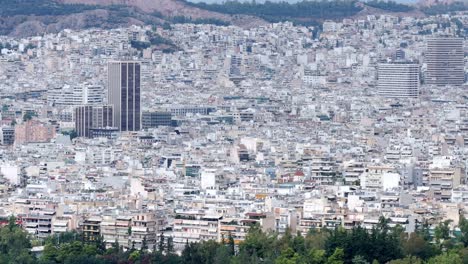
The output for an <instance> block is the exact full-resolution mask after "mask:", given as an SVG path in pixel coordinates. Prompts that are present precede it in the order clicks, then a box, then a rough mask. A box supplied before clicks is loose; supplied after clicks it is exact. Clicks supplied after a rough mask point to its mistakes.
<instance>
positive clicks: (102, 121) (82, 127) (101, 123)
mask: <svg viewBox="0 0 468 264" xmlns="http://www.w3.org/2000/svg"><path fill="white" fill-rule="evenodd" d="M112 112H113V111H112V106H110V105H102V106H91V105H83V106H78V107H76V108H75V130H76V133H77V134H78V136H79V137H91V133H90V130H91V129H92V128H107V127H113V115H112Z"/></svg>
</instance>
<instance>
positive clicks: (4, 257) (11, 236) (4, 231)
mask: <svg viewBox="0 0 468 264" xmlns="http://www.w3.org/2000/svg"><path fill="white" fill-rule="evenodd" d="M30 249H31V242H30V240H29V237H28V234H27V233H26V232H25V231H23V229H21V227H20V226H18V225H17V224H16V218H15V217H13V216H12V217H10V218H9V219H8V225H7V226H5V227H2V228H1V229H0V263H24V264H28V263H34V257H33V256H32V255H31V251H30Z"/></svg>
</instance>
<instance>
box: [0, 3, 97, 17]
mask: <svg viewBox="0 0 468 264" xmlns="http://www.w3.org/2000/svg"><path fill="white" fill-rule="evenodd" d="M0 6H1V8H0V16H15V15H36V16H49V15H51V16H55V15H69V14H74V13H81V12H83V11H87V10H93V9H96V8H97V6H93V5H84V4H60V3H58V2H55V1H50V0H0Z"/></svg>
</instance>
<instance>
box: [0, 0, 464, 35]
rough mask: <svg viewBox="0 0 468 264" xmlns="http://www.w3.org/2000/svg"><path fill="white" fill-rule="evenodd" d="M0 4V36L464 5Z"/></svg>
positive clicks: (39, 0) (63, 0) (306, 19)
mask: <svg viewBox="0 0 468 264" xmlns="http://www.w3.org/2000/svg"><path fill="white" fill-rule="evenodd" d="M443 1H452V0H443ZM464 1H467V0H464ZM0 6H1V8H0V35H12V36H18V37H20V36H21V37H22V36H31V35H40V34H44V33H53V32H58V31H60V30H62V29H65V28H70V29H84V28H90V27H100V28H105V29H106V28H115V27H120V26H128V25H132V24H151V25H162V24H164V23H189V22H190V23H211V24H219V25H226V24H233V25H237V26H241V27H246V28H248V27H252V26H258V25H262V24H265V23H267V22H278V21H285V20H288V21H292V22H294V23H299V24H302V25H318V23H319V22H321V21H323V20H326V19H337V20H340V19H342V18H344V17H356V16H363V15H367V14H384V13H393V14H395V15H400V16H405V15H408V16H424V14H423V13H422V12H420V11H423V12H424V13H426V14H430V15H432V14H437V13H441V12H447V11H456V10H460V8H462V9H463V8H465V7H466V5H465V4H463V3H457V4H450V5H444V6H441V7H439V6H436V7H432V6H431V7H420V9H417V8H416V7H408V6H405V5H400V4H396V3H389V2H383V1H380V0H371V1H370V2H369V1H368V2H366V3H362V2H358V0H350V1H339V0H335V1H333V0H332V1H326V2H323V1H309V2H299V3H294V4H288V3H285V2H281V3H278V2H275V3H273V2H266V3H263V4H260V3H253V2H242V1H241V2H233V1H228V2H226V3H224V4H203V3H198V4H195V3H190V2H186V0H0ZM423 8H424V9H423Z"/></svg>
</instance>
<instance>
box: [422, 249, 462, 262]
mask: <svg viewBox="0 0 468 264" xmlns="http://www.w3.org/2000/svg"><path fill="white" fill-rule="evenodd" d="M427 264H462V260H461V257H460V256H459V255H458V254H456V253H453V252H448V253H447V252H446V253H443V254H442V255H438V256H435V257H433V258H431V259H429V261H428V262H427Z"/></svg>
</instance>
